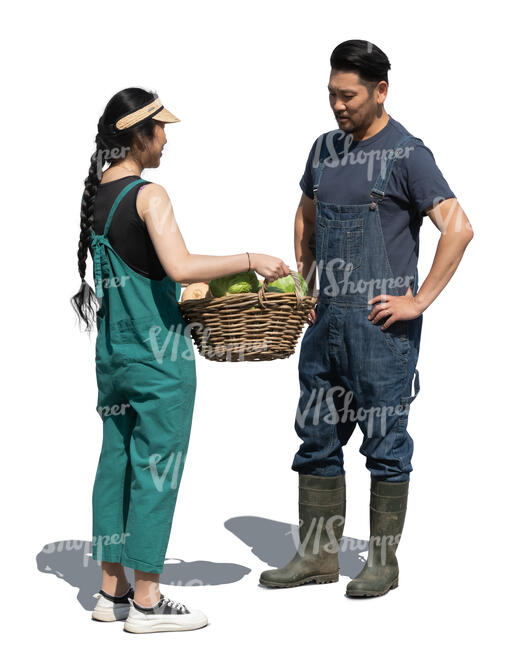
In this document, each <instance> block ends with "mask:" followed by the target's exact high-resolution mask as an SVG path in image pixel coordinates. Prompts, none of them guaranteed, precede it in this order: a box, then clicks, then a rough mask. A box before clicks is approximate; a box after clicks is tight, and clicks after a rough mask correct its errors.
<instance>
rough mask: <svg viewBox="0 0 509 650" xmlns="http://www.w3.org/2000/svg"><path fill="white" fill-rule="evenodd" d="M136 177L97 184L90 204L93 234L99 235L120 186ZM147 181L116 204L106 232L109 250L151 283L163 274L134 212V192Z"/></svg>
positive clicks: (147, 236) (136, 213)
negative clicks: (92, 217)
mask: <svg viewBox="0 0 509 650" xmlns="http://www.w3.org/2000/svg"><path fill="white" fill-rule="evenodd" d="M136 178H140V177H139V176H135V175H131V176H124V177H123V178H117V179H116V180H114V181H109V182H108V183H103V184H101V183H99V185H98V186H97V194H96V197H95V205H94V226H93V228H94V232H96V233H97V234H98V235H102V233H103V232H104V226H105V225H106V219H107V218H108V214H109V212H110V210H111V206H112V205H113V203H114V201H115V199H116V198H117V196H118V195H119V193H120V192H121V191H122V189H123V188H124V187H126V186H127V185H129V183H132V181H133V180H134V179H136ZM148 183H150V181H145V182H144V183H143V184H142V183H139V184H138V185H136V186H135V187H133V188H132V189H131V190H129V192H128V193H127V195H126V196H124V198H123V199H122V201H121V202H120V204H119V206H118V208H117V210H116V212H115V214H114V215H113V219H112V221H111V224H110V229H109V231H108V239H109V240H110V243H111V245H112V247H113V249H114V250H115V251H116V252H117V253H118V254H119V255H120V257H121V258H122V259H123V260H124V262H125V263H126V264H127V265H128V266H130V267H131V268H132V269H134V270H135V271H136V272H137V273H140V274H141V275H144V276H145V277H147V278H151V279H152V280H162V279H163V278H164V276H165V275H166V272H165V270H164V268H163V267H162V265H161V262H160V261H159V258H158V257H157V253H156V251H155V248H154V245H153V244H152V240H151V239H150V235H149V234H148V230H147V226H146V224H145V222H144V221H143V219H141V217H140V216H139V214H138V211H137V210H136V197H137V196H138V191H139V190H140V189H141V188H142V187H145V185H146V184H148Z"/></svg>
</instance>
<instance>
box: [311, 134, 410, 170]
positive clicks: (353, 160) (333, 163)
mask: <svg viewBox="0 0 509 650" xmlns="http://www.w3.org/2000/svg"><path fill="white" fill-rule="evenodd" d="M324 138H325V148H326V150H327V152H328V153H329V156H328V157H327V158H325V160H324V166H325V167H338V166H339V165H341V166H342V167H344V166H345V165H347V164H350V165H365V164H367V170H366V171H367V179H368V181H372V180H373V178H374V168H375V160H381V173H382V178H385V176H386V172H387V161H388V160H391V159H392V158H394V159H396V160H397V159H400V158H408V157H409V156H410V152H411V151H413V149H415V147H413V146H406V147H398V148H397V149H394V148H392V149H372V150H371V151H365V150H363V149H355V150H354V151H349V149H350V147H351V146H352V143H353V142H354V139H353V135H352V134H351V133H347V132H346V131H343V130H342V129H335V130H334V131H331V132H330V133H327V134H324V135H321V136H320V137H319V138H318V140H317V143H316V147H315V151H314V156H313V162H312V165H313V167H314V168H315V169H316V168H317V167H318V165H319V164H320V152H321V151H322V145H323V140H324ZM342 140H344V143H343V150H342V151H341V154H342V155H341V157H340V156H339V155H338V150H337V144H338V142H341V141H342Z"/></svg>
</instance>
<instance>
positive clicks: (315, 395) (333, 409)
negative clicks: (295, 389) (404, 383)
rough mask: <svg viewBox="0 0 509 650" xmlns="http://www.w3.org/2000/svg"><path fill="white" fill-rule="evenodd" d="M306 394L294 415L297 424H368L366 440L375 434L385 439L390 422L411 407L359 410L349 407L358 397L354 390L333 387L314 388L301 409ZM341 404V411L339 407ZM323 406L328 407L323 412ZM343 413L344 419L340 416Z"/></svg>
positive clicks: (359, 408)
mask: <svg viewBox="0 0 509 650" xmlns="http://www.w3.org/2000/svg"><path fill="white" fill-rule="evenodd" d="M303 395H304V391H302V390H301V391H300V397H301V399H300V400H299V404H298V406H297V412H296V414H295V421H296V423H297V424H298V425H299V426H300V427H301V428H304V426H305V425H306V424H308V425H309V424H313V425H315V426H316V425H317V424H319V423H320V422H324V423H325V424H327V425H330V424H337V423H338V422H340V421H341V423H343V424H344V423H345V422H347V421H350V422H364V421H366V422H367V434H366V435H367V437H368V438H372V437H373V432H376V433H377V435H378V434H381V436H382V437H384V436H385V435H386V433H387V430H388V420H389V419H390V418H393V417H395V416H397V417H398V418H399V417H401V416H403V415H405V414H407V413H408V412H409V410H410V407H409V405H408V404H397V405H395V406H390V405H386V404H383V405H381V406H371V407H368V408H364V407H358V408H350V405H351V404H352V403H354V400H355V397H354V394H353V392H352V391H351V390H347V389H346V388H345V387H343V386H333V387H332V388H329V389H327V390H325V389H323V388H319V389H315V388H313V389H312V390H311V391H310V392H309V396H308V399H307V403H306V405H305V406H304V408H303V409H302V410H301V408H300V407H301V400H302V397H303ZM338 401H339V402H340V403H341V408H340V409H338V408H337V404H338ZM324 405H325V406H326V408H325V409H324V408H323V407H324ZM340 413H341V416H340Z"/></svg>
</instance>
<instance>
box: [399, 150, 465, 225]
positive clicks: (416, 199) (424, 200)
mask: <svg viewBox="0 0 509 650" xmlns="http://www.w3.org/2000/svg"><path fill="white" fill-rule="evenodd" d="M410 146H411V147H413V148H412V149H410V150H409V153H408V156H406V157H405V161H404V162H405V164H404V166H403V168H404V173H403V177H404V180H405V185H406V193H407V195H408V199H409V201H410V202H411V203H412V204H413V205H414V206H415V209H416V211H417V213H418V214H419V216H422V217H424V216H426V210H427V209H428V208H431V207H433V206H434V205H436V204H437V203H440V201H443V200H444V199H450V198H456V196H455V194H454V192H453V191H452V190H451V188H450V187H449V184H448V183H447V181H446V180H445V178H444V176H443V174H442V172H441V171H440V169H439V167H438V166H437V164H436V162H435V158H434V156H433V153H432V152H431V150H430V149H429V148H428V147H427V146H426V145H425V144H424V142H423V141H422V140H421V139H419V138H416V139H415V140H412V141H411V142H410Z"/></svg>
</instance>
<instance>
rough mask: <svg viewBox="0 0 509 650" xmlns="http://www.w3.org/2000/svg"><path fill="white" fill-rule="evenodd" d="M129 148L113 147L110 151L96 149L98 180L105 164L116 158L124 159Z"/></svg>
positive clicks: (102, 148)
mask: <svg viewBox="0 0 509 650" xmlns="http://www.w3.org/2000/svg"><path fill="white" fill-rule="evenodd" d="M130 149H131V147H113V148H111V149H108V148H104V147H101V148H99V149H97V158H96V174H97V177H98V178H100V177H101V176H102V169H103V167H104V165H105V162H106V161H108V162H111V161H113V160H116V159H117V158H125V157H126V156H127V154H128V153H129V151H130Z"/></svg>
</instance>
